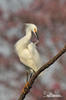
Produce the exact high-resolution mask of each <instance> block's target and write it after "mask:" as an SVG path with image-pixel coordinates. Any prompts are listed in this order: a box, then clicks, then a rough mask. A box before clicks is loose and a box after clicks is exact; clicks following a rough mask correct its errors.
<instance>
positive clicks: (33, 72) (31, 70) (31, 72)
mask: <svg viewBox="0 0 66 100" xmlns="http://www.w3.org/2000/svg"><path fill="white" fill-rule="evenodd" d="M33 74H35V71H34V70H33V69H30V78H31V77H32V76H33Z"/></svg>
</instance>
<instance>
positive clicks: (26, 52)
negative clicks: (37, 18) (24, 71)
mask: <svg viewBox="0 0 66 100" xmlns="http://www.w3.org/2000/svg"><path fill="white" fill-rule="evenodd" d="M33 33H34V35H35V36H36V38H37V40H38V34H37V27H36V25H34V24H30V23H29V24H26V35H25V36H24V37H22V38H21V39H20V40H18V41H17V43H16V44H15V49H16V53H17V55H18V56H19V59H20V61H21V62H22V63H23V64H24V65H25V66H26V67H27V68H29V72H32V73H33V72H36V71H37V70H38V68H39V67H40V55H39V52H38V50H37V48H36V43H33V42H31V38H32V34H33Z"/></svg>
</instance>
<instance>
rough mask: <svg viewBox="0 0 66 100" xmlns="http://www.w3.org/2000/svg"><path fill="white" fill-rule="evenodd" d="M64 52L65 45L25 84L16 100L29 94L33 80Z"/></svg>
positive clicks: (65, 50) (65, 49)
mask: <svg viewBox="0 0 66 100" xmlns="http://www.w3.org/2000/svg"><path fill="white" fill-rule="evenodd" d="M65 52H66V45H65V46H64V48H62V49H61V50H60V51H59V52H58V53H57V55H56V56H54V57H53V58H52V59H50V60H49V61H48V62H47V63H46V64H44V65H43V66H42V67H41V68H40V69H39V70H38V71H37V72H36V73H35V74H34V75H33V76H32V77H31V79H30V80H29V82H27V83H26V84H25V86H24V88H23V90H22V92H21V95H20V97H19V99H18V100H23V99H24V98H25V96H26V95H27V93H28V92H29V90H30V88H31V87H32V84H33V83H34V81H35V79H36V78H37V77H38V75H39V74H40V73H41V72H42V71H44V70H45V69H46V68H48V67H49V66H50V65H52V64H53V63H54V62H55V61H56V60H57V59H58V58H59V57H60V56H62V55H63V54H64V53H65Z"/></svg>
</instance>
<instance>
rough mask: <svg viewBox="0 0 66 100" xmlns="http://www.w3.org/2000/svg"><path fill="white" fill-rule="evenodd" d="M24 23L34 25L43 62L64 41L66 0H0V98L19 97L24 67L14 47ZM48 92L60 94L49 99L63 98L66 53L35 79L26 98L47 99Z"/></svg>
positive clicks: (23, 79) (65, 97)
mask: <svg viewBox="0 0 66 100" xmlns="http://www.w3.org/2000/svg"><path fill="white" fill-rule="evenodd" d="M24 23H34V24H36V25H37V27H38V34H39V38H40V42H39V44H38V50H39V51H40V54H41V56H42V60H43V63H46V62H47V61H48V60H49V59H50V58H52V57H53V56H54V55H56V54H57V52H58V51H59V50H60V49H61V48H63V47H64V44H65V43H66V0H0V100H18V98H19V96H20V93H21V91H22V88H23V87H24V85H25V80H26V73H25V67H24V65H22V64H21V63H20V61H19V58H18V57H17V55H16V53H15V51H14V45H15V43H16V41H17V40H18V39H20V38H21V37H22V36H24V31H23V24H24ZM48 93H59V94H61V96H62V98H51V100H66V54H64V55H63V56H62V57H60V58H59V59H58V60H57V61H56V62H55V63H54V64H53V65H52V66H51V67H50V68H48V69H46V70H45V71H44V73H43V75H42V76H41V78H39V77H38V78H37V79H36V81H35V83H34V85H33V88H32V89H31V92H30V93H29V94H28V95H27V96H26V98H25V100H50V98H45V97H44V95H46V94H48Z"/></svg>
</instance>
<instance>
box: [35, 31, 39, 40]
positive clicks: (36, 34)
mask: <svg viewBox="0 0 66 100" xmlns="http://www.w3.org/2000/svg"><path fill="white" fill-rule="evenodd" d="M35 36H36V38H37V40H39V36H38V34H37V32H35Z"/></svg>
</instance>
